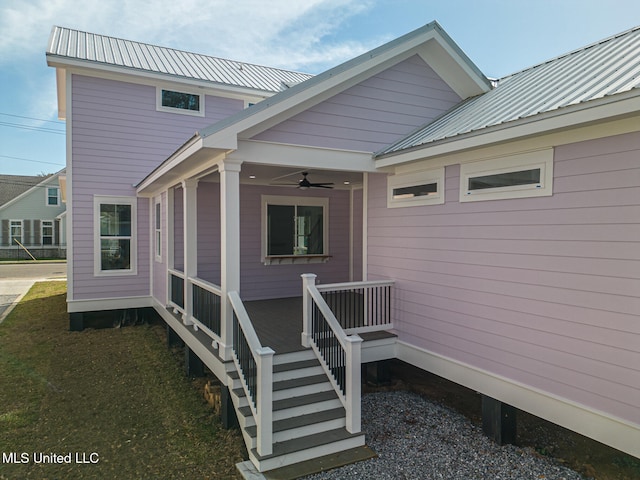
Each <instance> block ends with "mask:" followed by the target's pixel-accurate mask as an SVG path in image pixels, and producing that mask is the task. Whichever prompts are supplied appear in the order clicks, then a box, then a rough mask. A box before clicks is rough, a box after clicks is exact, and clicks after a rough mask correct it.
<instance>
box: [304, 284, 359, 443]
mask: <svg viewBox="0 0 640 480" xmlns="http://www.w3.org/2000/svg"><path fill="white" fill-rule="evenodd" d="M302 278H303V282H304V288H303V323H304V326H303V332H302V343H303V345H304V346H305V347H311V348H312V349H313V351H314V352H315V354H316V356H317V357H318V360H320V363H321V364H322V367H323V369H324V370H325V372H326V373H327V375H328V377H329V380H330V381H331V384H332V385H333V388H334V389H335V391H336V393H337V394H338V397H339V398H340V401H341V402H342V404H343V405H344V408H345V410H346V413H347V416H346V428H347V431H349V432H350V433H358V432H360V429H361V421H360V418H361V407H360V363H361V345H362V339H361V338H360V337H359V336H358V335H347V334H346V333H345V331H344V330H343V328H342V327H341V326H340V324H339V323H338V320H337V319H336V317H335V315H334V314H333V312H332V311H331V308H329V305H327V302H326V301H325V300H324V298H323V297H322V295H321V294H320V292H319V291H318V289H317V288H316V286H315V278H316V276H315V275H313V274H304V275H302Z"/></svg>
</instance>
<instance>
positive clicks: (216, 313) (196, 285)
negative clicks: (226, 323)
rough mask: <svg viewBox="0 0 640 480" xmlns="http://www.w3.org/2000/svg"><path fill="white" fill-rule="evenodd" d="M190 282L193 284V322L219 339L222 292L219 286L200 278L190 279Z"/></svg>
mask: <svg viewBox="0 0 640 480" xmlns="http://www.w3.org/2000/svg"><path fill="white" fill-rule="evenodd" d="M189 282H191V283H192V284H193V287H192V290H193V294H192V297H193V298H192V300H193V320H194V321H195V323H196V325H198V326H203V327H205V328H206V329H207V330H209V332H211V333H213V334H215V335H216V336H217V337H218V338H219V337H220V328H221V316H220V298H221V297H222V290H220V287H219V286H217V285H214V284H213V283H209V282H207V281H205V280H202V279H200V278H189Z"/></svg>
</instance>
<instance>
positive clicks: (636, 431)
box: [397, 341, 640, 458]
mask: <svg viewBox="0 0 640 480" xmlns="http://www.w3.org/2000/svg"><path fill="white" fill-rule="evenodd" d="M397 349H398V350H397V351H398V359H399V360H402V361H404V362H407V363H410V364H411V365H414V366H416V367H418V368H421V369H422V370H425V371H427V372H431V373H434V374H436V375H438V376H440V377H443V378H446V379H447V380H451V381H452V382H455V383H458V384H460V385H463V386H465V387H467V388H470V389H473V390H475V391H477V392H480V393H482V394H484V395H488V396H490V397H492V398H495V399H496V400H500V401H501V402H504V403H507V404H509V405H513V406H514V407H516V408H519V409H520V410H524V411H525V412H528V413H531V414H532V415H535V416H538V417H541V418H544V419H545V420H548V421H550V422H552V423H555V424H557V425H561V426H562V427H565V428H568V429H569V430H573V431H574V432H577V433H580V434H581V435H584V436H586V437H589V438H592V439H594V440H596V441H598V442H601V443H604V444H606V445H609V446H611V447H613V448H615V449H618V450H620V451H622V452H625V453H628V454H629V455H633V456H635V457H638V458H640V425H635V424H632V423H630V422H627V421H625V420H622V419H619V418H616V417H613V416H611V415H607V414H606V413H604V412H600V411H597V410H594V409H591V408H589V407H587V406H584V405H580V404H579V403H576V402H572V401H571V400H568V399H566V398H561V397H557V396H554V395H552V394H550V393H547V392H544V391H541V390H538V389H535V388H533V387H530V386H527V385H525V384H521V383H518V382H514V381H513V380H509V379H507V378H504V377H500V376H498V375H495V374H492V373H490V372H487V371H484V370H481V369H478V368H476V367H473V366H471V365H468V364H465V363H462V362H458V361H456V360H453V359H451V358H447V357H444V356H441V355H437V354H435V353H432V352H429V351H427V350H423V349H420V348H417V347H415V346H413V345H410V344H408V343H406V342H401V341H398V343H397Z"/></svg>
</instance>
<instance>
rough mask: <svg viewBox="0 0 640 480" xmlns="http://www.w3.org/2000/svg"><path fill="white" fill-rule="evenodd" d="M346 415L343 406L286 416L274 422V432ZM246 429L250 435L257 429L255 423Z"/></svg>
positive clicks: (253, 434)
mask: <svg viewBox="0 0 640 480" xmlns="http://www.w3.org/2000/svg"><path fill="white" fill-rule="evenodd" d="M344 417H345V411H344V408H343V407H339V408H332V409H331V410H322V411H320V412H314V413H308V414H306V415H299V416H297V417H292V418H286V419H284V420H277V421H275V422H273V432H274V433H276V432H282V431H285V430H290V429H292V428H299V427H304V426H307V425H313V424H314V423H321V422H326V421H329V420H335V419H339V418H344ZM245 430H246V431H247V433H248V434H249V435H251V436H252V437H255V435H256V430H257V428H256V426H255V425H254V426H251V427H247V428H246V429H245Z"/></svg>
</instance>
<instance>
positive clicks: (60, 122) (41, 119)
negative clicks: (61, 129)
mask: <svg viewBox="0 0 640 480" xmlns="http://www.w3.org/2000/svg"><path fill="white" fill-rule="evenodd" d="M0 115H6V116H7V117H16V118H24V119H26V120H35V121H37V122H51V123H55V124H58V125H64V124H65V122H63V121H62V120H45V119H44V118H34V117H25V116H22V115H14V114H13V113H4V112H0Z"/></svg>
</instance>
